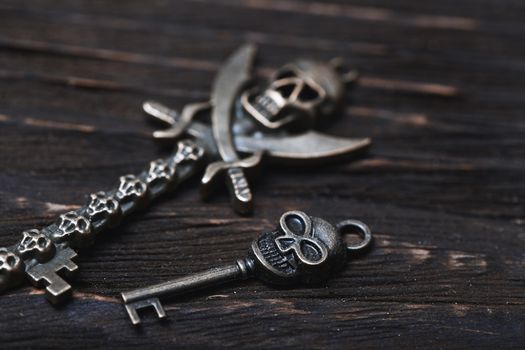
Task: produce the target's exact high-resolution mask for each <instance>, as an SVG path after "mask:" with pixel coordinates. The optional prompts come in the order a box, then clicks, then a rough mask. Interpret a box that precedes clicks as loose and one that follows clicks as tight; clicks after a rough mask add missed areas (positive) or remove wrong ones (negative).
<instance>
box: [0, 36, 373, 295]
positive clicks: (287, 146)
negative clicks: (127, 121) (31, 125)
mask: <svg viewBox="0 0 525 350" xmlns="http://www.w3.org/2000/svg"><path fill="white" fill-rule="evenodd" d="M255 52H256V49H255V47H254V46H252V45H245V46H242V47H241V48H239V49H238V50H237V51H236V52H235V53H234V54H233V55H232V56H231V57H230V58H229V59H228V60H227V61H226V63H225V64H224V65H223V67H222V68H221V69H220V70H219V72H218V74H217V77H216V79H215V83H214V85H213V90H212V94H211V99H210V101H209V102H205V103H191V104H188V105H186V106H185V107H184V108H183V110H182V112H181V113H180V114H178V113H177V112H175V111H173V110H171V109H169V108H167V107H164V106H163V105H161V104H159V103H156V102H146V103H144V105H143V108H144V110H145V112H146V113H147V114H149V115H150V116H152V117H153V118H154V119H155V120H157V121H161V122H163V123H164V124H167V125H168V126H169V127H168V128H167V129H164V130H158V131H155V132H154V133H153V136H154V138H156V139H161V140H165V141H168V142H173V143H174V144H175V145H176V146H175V150H174V151H173V152H172V154H171V155H169V156H168V157H165V158H161V159H157V160H154V161H152V162H150V164H149V165H148V166H147V167H146V168H145V170H144V171H142V172H141V173H139V174H137V175H132V174H130V175H124V176H121V177H120V179H119V183H118V185H117V186H116V187H115V188H114V189H112V190H109V191H105V192H96V193H93V194H91V195H90V196H88V199H87V204H86V205H85V206H83V207H81V208H79V209H77V210H74V211H70V212H68V213H65V214H62V215H60V217H59V218H58V219H57V220H56V222H55V223H53V224H51V225H50V226H47V227H45V228H43V229H31V230H26V231H24V232H23V236H22V239H21V240H20V241H19V243H17V244H15V245H13V246H11V247H4V248H0V292H1V291H4V290H7V289H10V288H13V287H16V286H18V285H20V284H21V283H22V282H23V281H24V280H25V279H26V278H27V279H28V280H29V281H30V282H31V283H33V284H34V285H36V286H37V287H41V288H42V287H45V288H46V296H47V298H48V300H50V301H51V302H52V303H58V302H60V301H62V300H64V299H65V298H66V297H68V296H69V295H71V291H72V288H71V286H70V285H69V284H68V283H67V282H66V281H65V280H64V279H63V278H62V277H61V276H59V273H60V274H66V273H70V272H74V271H75V270H77V268H78V267H77V265H76V264H75V263H74V262H73V259H74V258H75V256H76V255H77V250H78V249H81V248H85V247H88V246H89V245H91V244H93V242H94V240H95V238H96V235H97V234H99V233H101V232H102V231H104V230H105V229H107V228H111V227H115V226H116V225H118V223H119V222H120V221H121V220H122V219H123V218H124V217H126V216H128V215H129V214H130V213H133V212H134V211H135V210H137V209H141V208H144V207H145V206H146V205H148V204H149V203H150V202H151V201H152V200H154V199H155V198H157V197H158V196H160V195H162V194H164V193H165V192H168V191H170V190H173V189H174V188H175V186H176V185H178V184H180V183H181V182H182V181H184V180H185V179H187V178H189V177H191V176H192V175H193V174H195V173H197V172H198V171H199V170H200V169H202V167H203V166H204V165H206V164H207V166H206V170H205V172H204V176H203V177H202V180H201V185H202V186H201V192H202V194H203V195H204V196H206V195H208V194H209V193H210V192H211V190H212V188H213V187H214V185H215V184H216V183H217V179H218V178H219V177H223V178H226V183H227V185H228V189H229V191H230V194H231V202H232V207H233V209H234V210H235V211H237V212H238V213H241V214H244V213H249V212H250V211H251V210H252V193H251V191H250V187H249V184H248V180H247V179H246V175H245V171H246V170H248V169H252V168H254V167H256V166H257V165H258V164H259V163H260V162H261V159H262V158H263V157H264V158H268V159H270V160H272V159H273V160H276V161H284V162H292V161H293V162H294V163H297V162H299V163H309V162H319V161H327V160H331V159H339V158H340V157H342V156H346V155H350V154H355V153H357V152H361V151H363V150H365V149H366V148H367V147H368V146H369V145H370V143H371V141H370V139H368V138H362V139H347V138H337V137H332V136H329V135H325V134H322V133H319V132H317V131H314V130H313V129H312V128H313V127H314V126H315V125H316V124H318V122H319V121H320V120H322V119H326V118H325V117H328V116H329V115H331V114H334V112H336V111H337V108H338V107H339V106H341V104H342V100H343V95H344V91H345V83H346V82H351V81H353V80H355V76H354V74H352V73H349V74H341V73H340V72H339V70H338V66H337V64H336V63H335V62H332V63H323V62H316V61H310V60H298V61H295V62H293V63H290V64H287V65H285V66H283V67H282V68H281V69H279V70H277V71H276V73H275V74H273V75H272V76H271V77H270V79H269V81H267V82H263V83H259V84H257V83H256V84H254V83H253V79H252V74H251V73H250V71H251V66H252V64H253V61H254V57H255ZM207 111H210V112H211V118H210V119H211V126H210V125H207V124H206V123H204V122H202V121H200V120H197V118H194V117H195V116H197V115H199V114H204V113H205V112H207ZM184 136H185V137H186V138H183V137H184Z"/></svg>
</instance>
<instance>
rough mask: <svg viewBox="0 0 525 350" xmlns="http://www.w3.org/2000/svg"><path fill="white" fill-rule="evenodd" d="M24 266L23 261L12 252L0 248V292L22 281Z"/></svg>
mask: <svg viewBox="0 0 525 350" xmlns="http://www.w3.org/2000/svg"><path fill="white" fill-rule="evenodd" d="M24 266H25V264H24V261H23V260H22V259H21V258H20V257H19V256H18V255H17V254H16V253H15V252H14V251H11V250H9V249H8V248H0V291H3V290H5V289H7V288H10V287H12V286H13V285H16V284H17V283H18V282H20V281H21V280H22V278H23V270H24Z"/></svg>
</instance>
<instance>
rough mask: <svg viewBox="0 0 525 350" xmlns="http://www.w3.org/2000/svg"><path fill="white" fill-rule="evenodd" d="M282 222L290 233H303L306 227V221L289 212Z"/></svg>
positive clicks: (300, 234)
mask: <svg viewBox="0 0 525 350" xmlns="http://www.w3.org/2000/svg"><path fill="white" fill-rule="evenodd" d="M284 222H285V223H286V226H288V229H289V230H290V231H292V233H294V234H296V235H298V236H302V235H304V233H305V232H304V231H305V229H306V223H305V222H304V221H303V219H302V218H301V217H299V216H298V215H295V214H290V215H288V216H287V217H286V219H285V220H284Z"/></svg>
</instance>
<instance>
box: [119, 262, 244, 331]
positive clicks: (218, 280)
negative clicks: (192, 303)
mask: <svg viewBox="0 0 525 350" xmlns="http://www.w3.org/2000/svg"><path fill="white" fill-rule="evenodd" d="M252 274H253V260H251V259H250V258H244V259H239V260H237V261H236V262H235V263H233V264H229V265H225V266H221V267H215V268H211V269H208V270H206V271H202V272H198V273H194V274H192V275H189V276H185V277H181V278H177V279H174V280H171V281H167V282H163V283H159V284H155V285H152V286H149V287H145V288H140V289H135V290H132V291H129V292H124V293H122V294H121V296H122V300H123V301H124V303H125V306H126V310H127V311H128V314H129V317H130V318H131V322H132V323H133V324H135V325H136V324H139V323H140V317H139V316H138V313H137V310H139V309H142V308H145V307H148V306H153V307H154V308H155V310H156V312H157V315H158V317H159V318H164V317H165V316H166V312H165V311H164V309H163V307H162V304H161V303H160V301H159V298H161V297H168V296H169V297H175V296H178V295H182V294H185V293H189V292H193V291H196V290H200V289H205V288H210V287H214V286H218V285H221V284H225V283H228V282H234V281H239V280H244V279H247V278H249V277H251V276H252Z"/></svg>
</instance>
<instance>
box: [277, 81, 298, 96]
mask: <svg viewBox="0 0 525 350" xmlns="http://www.w3.org/2000/svg"><path fill="white" fill-rule="evenodd" d="M295 86H296V84H294V83H288V84H285V85H281V86H279V87H277V88H276V89H275V90H277V91H279V93H280V94H281V95H282V96H283V97H284V98H288V97H290V95H291V94H292V92H293V91H294V90H295Z"/></svg>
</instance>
